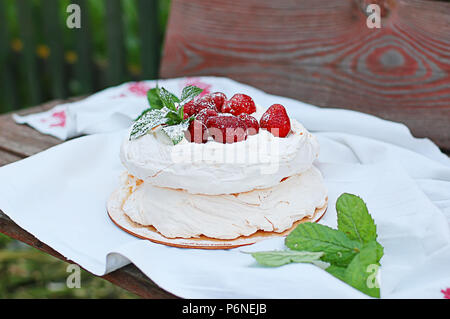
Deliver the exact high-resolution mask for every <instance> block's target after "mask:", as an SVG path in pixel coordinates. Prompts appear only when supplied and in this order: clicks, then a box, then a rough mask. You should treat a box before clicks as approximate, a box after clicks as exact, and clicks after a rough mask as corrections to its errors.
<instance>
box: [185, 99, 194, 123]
mask: <svg viewBox="0 0 450 319" xmlns="http://www.w3.org/2000/svg"><path fill="white" fill-rule="evenodd" d="M195 114H197V108H196V103H195V99H194V100H192V101H190V102H188V103H186V104H185V105H184V119H187V118H189V117H191V116H192V115H195Z"/></svg>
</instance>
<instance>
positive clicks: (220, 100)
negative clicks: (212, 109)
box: [211, 92, 227, 112]
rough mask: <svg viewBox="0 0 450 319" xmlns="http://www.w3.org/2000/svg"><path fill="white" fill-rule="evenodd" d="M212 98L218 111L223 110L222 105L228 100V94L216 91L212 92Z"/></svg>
mask: <svg viewBox="0 0 450 319" xmlns="http://www.w3.org/2000/svg"><path fill="white" fill-rule="evenodd" d="M211 98H212V99H213V100H214V104H215V105H216V109H217V111H218V112H222V106H223V105H224V104H225V102H226V101H227V96H226V95H225V94H223V93H222V92H215V93H212V94H211Z"/></svg>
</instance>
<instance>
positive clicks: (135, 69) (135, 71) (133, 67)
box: [128, 64, 142, 75]
mask: <svg viewBox="0 0 450 319" xmlns="http://www.w3.org/2000/svg"><path fill="white" fill-rule="evenodd" d="M128 71H129V72H130V73H131V74H132V75H140V74H141V72H142V70H141V67H140V66H139V65H137V64H129V65H128Z"/></svg>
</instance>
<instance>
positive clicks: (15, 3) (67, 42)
mask: <svg viewBox="0 0 450 319" xmlns="http://www.w3.org/2000/svg"><path fill="white" fill-rule="evenodd" d="M69 4H78V5H79V6H80V8H81V21H82V25H81V29H69V28H68V27H67V24H66V21H67V19H68V17H69V16H70V14H71V13H68V12H67V7H68V5H69ZM169 10H170V0H0V113H4V112H8V111H13V110H17V109H21V108H25V107H28V106H32V105H37V104H39V103H42V102H45V101H48V100H53V99H63V98H66V97H69V96H78V95H86V94H90V93H93V92H96V91H99V90H101V89H104V88H106V87H109V86H112V85H117V84H119V83H123V82H125V81H133V80H136V81H138V80H142V79H152V78H157V77H158V66H159V58H160V55H161V49H162V42H163V39H164V32H165V28H166V24H167V20H168V14H169Z"/></svg>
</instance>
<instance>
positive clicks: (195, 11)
mask: <svg viewBox="0 0 450 319" xmlns="http://www.w3.org/2000/svg"><path fill="white" fill-rule="evenodd" d="M365 2H377V3H380V4H381V5H382V7H383V8H385V9H386V10H384V16H385V17H384V18H383V20H382V25H381V28H380V29H369V28H368V27H367V25H366V20H367V16H366V15H365V13H364V12H363V10H364V5H363V4H362V3H364V1H355V0H327V1H324V0H322V1H317V0H302V1H293V0H278V1H273V0H246V1H240V0H229V1H222V0H210V1H202V0H173V3H172V12H171V17H170V20H169V26H168V32H167V35H166V45H165V51H164V58H163V63H162V66H161V75H162V76H163V77H174V76H181V75H222V76H228V77H231V78H234V79H236V80H238V81H242V82H245V83H249V84H251V85H254V86H256V87H259V88H262V89H263V90H265V91H267V92H270V93H275V94H280V95H284V96H289V97H293V98H297V99H299V100H302V101H305V102H309V103H312V104H315V105H318V106H323V107H342V108H350V109H356V110H361V111H364V112H368V113H372V114H376V115H378V116H381V117H383V118H386V119H391V120H394V121H400V122H403V123H405V124H407V125H408V126H409V127H410V128H411V130H412V131H413V134H414V135H416V136H418V137H429V138H431V139H433V140H434V141H435V142H436V143H438V145H440V146H441V147H443V148H446V149H450V128H449V127H450V23H449V22H450V2H442V1H428V0H391V1H382V0H377V1H365Z"/></svg>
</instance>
